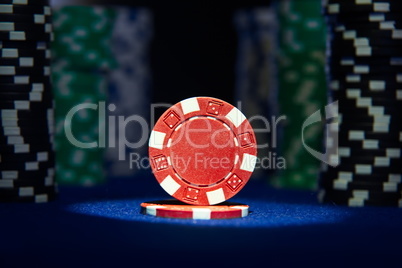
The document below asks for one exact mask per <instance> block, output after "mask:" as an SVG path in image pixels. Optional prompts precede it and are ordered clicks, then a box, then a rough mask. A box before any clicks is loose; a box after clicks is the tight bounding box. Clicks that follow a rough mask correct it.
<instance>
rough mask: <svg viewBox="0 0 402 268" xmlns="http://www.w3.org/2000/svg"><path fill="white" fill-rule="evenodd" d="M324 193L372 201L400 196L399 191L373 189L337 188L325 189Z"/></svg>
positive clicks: (398, 197) (334, 196) (399, 197)
mask: <svg viewBox="0 0 402 268" xmlns="http://www.w3.org/2000/svg"><path fill="white" fill-rule="evenodd" d="M325 193H326V194H327V195H328V196H331V197H333V198H336V197H338V198H342V199H347V198H355V199H363V200H364V199H366V200H372V201H381V200H388V201H389V200H399V199H401V198H402V196H401V192H384V191H374V190H363V189H361V190H358V189H350V190H337V189H326V191H325Z"/></svg>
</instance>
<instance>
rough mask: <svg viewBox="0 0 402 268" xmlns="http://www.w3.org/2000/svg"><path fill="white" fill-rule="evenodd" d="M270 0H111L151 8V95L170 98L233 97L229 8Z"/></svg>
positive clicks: (232, 36) (154, 100) (234, 45)
mask: <svg viewBox="0 0 402 268" xmlns="http://www.w3.org/2000/svg"><path fill="white" fill-rule="evenodd" d="M92 2H95V3H99V4H111V3H112V1H110V0H104V1H92ZM269 3H270V0H265V1H262V0H252V1H113V4H114V5H130V6H140V7H148V8H150V9H151V10H152V13H153V15H154V31H155V32H154V39H153V42H152V47H151V70H152V75H153V94H152V95H153V97H152V100H151V101H152V103H157V102H164V103H166V102H167V103H171V104H174V103H176V102H178V101H181V100H182V99H185V98H187V97H194V96H211V97H216V98H220V99H224V100H226V101H228V102H233V101H234V88H235V73H234V71H235V62H236V53H237V52H236V50H237V35H236V32H235V28H234V24H233V12H234V11H235V10H237V9H243V8H253V7H261V6H269Z"/></svg>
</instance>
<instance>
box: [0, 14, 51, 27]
mask: <svg viewBox="0 0 402 268" xmlns="http://www.w3.org/2000/svg"><path fill="white" fill-rule="evenodd" d="M0 21H1V22H18V23H32V24H35V25H40V24H45V23H52V16H51V15H46V14H25V15H24V14H4V13H3V14H1V17H0Z"/></svg>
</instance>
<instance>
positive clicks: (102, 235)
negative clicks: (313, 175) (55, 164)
mask: <svg viewBox="0 0 402 268" xmlns="http://www.w3.org/2000/svg"><path fill="white" fill-rule="evenodd" d="M160 199H169V196H168V195H167V194H166V193H165V192H164V191H163V190H162V189H161V188H160V186H159V185H158V184H157V182H156V180H155V179H154V178H152V177H151V176H149V175H139V176H137V177H135V178H132V179H116V180H113V181H112V182H110V183H108V184H106V185H102V186H97V187H93V188H81V187H65V186H64V187H60V196H59V199H58V200H57V201H54V202H50V203H47V204H0V230H1V235H0V267H28V266H27V265H30V264H32V263H35V264H38V266H37V267H39V265H42V266H41V267H72V266H75V267H81V266H87V267H117V266H119V267H121V266H124V267H137V266H136V265H133V264H140V263H141V262H146V263H152V264H163V265H164V266H166V267H169V266H175V267H177V265H176V264H180V263H181V264H183V263H184V262H191V263H193V262H194V263H193V264H192V266H195V267H199V266H203V267H206V266H205V265H208V264H211V262H216V261H224V262H226V263H227V264H233V265H236V266H237V265H239V266H240V265H241V264H246V265H251V264H261V262H263V263H264V264H265V263H266V264H270V265H273V266H282V267H283V266H293V265H295V264H302V263H307V262H308V263H309V266H314V267H335V266H338V267H339V265H344V264H349V265H351V264H358V265H359V266H360V265H366V267H367V266H376V265H380V264H381V263H383V262H386V263H387V264H395V263H396V262H397V261H398V260H401V259H402V244H401V241H402V239H401V238H402V211H401V210H400V209H398V208H377V207H375V208H374V207H373V208H347V207H343V206H335V205H331V204H327V205H321V204H318V203H317V198H316V193H315V192H309V191H294V190H278V189H272V188H270V187H269V186H268V185H267V184H265V183H263V182H260V181H251V182H249V183H248V184H247V185H246V186H245V188H244V189H243V190H242V191H241V192H240V193H239V194H238V195H236V196H235V197H234V198H232V199H231V200H230V201H234V202H240V203H244V204H248V205H249V206H250V210H251V213H250V215H249V216H247V217H245V218H242V219H231V220H210V221H206V220H180V219H166V218H156V217H152V216H147V215H142V214H140V203H142V202H144V201H152V200H160ZM116 265H117V266H116ZM397 266H398V267H400V266H401V265H400V263H399V265H397ZM138 267H141V266H138ZM211 267H212V266H211ZM267 267H268V266H267Z"/></svg>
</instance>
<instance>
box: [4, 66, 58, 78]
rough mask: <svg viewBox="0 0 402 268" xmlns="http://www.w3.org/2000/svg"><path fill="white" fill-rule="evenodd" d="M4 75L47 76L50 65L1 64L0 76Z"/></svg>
mask: <svg viewBox="0 0 402 268" xmlns="http://www.w3.org/2000/svg"><path fill="white" fill-rule="evenodd" d="M4 75H29V76H49V75H50V66H36V67H15V66H4V65H1V66H0V76H4Z"/></svg>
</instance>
